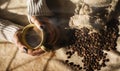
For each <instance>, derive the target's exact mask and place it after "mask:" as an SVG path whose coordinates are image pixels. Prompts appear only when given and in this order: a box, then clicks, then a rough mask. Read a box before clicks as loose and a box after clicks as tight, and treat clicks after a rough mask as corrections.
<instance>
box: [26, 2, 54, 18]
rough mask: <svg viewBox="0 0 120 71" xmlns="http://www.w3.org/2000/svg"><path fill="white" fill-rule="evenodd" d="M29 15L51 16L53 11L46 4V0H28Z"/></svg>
mask: <svg viewBox="0 0 120 71" xmlns="http://www.w3.org/2000/svg"><path fill="white" fill-rule="evenodd" d="M27 7H28V15H29V16H51V15H52V12H51V11H50V10H49V8H48V7H47V5H46V0H27Z"/></svg>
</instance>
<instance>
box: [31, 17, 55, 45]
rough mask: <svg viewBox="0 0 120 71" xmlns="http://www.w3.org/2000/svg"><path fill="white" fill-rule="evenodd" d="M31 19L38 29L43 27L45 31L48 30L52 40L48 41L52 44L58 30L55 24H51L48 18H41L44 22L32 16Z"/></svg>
mask: <svg viewBox="0 0 120 71" xmlns="http://www.w3.org/2000/svg"><path fill="white" fill-rule="evenodd" d="M29 18H30V21H31V22H32V23H33V24H35V25H36V26H37V28H38V29H40V28H41V27H43V28H44V29H46V30H47V31H48V32H49V38H50V39H48V40H50V41H49V42H50V43H52V42H53V41H54V38H55V36H56V33H57V29H56V28H55V27H54V25H53V24H51V23H50V22H49V19H48V18H47V17H41V18H42V20H40V19H39V18H38V17H36V16H31V17H29Z"/></svg>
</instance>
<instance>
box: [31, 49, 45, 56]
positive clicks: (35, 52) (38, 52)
mask: <svg viewBox="0 0 120 71" xmlns="http://www.w3.org/2000/svg"><path fill="white" fill-rule="evenodd" d="M44 52H45V51H43V50H42V49H38V50H34V51H33V52H32V55H33V56H35V55H37V56H38V55H41V54H43V53H44Z"/></svg>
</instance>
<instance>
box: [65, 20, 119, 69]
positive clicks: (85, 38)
mask: <svg viewBox="0 0 120 71" xmlns="http://www.w3.org/2000/svg"><path fill="white" fill-rule="evenodd" d="M106 26H107V28H106V29H104V30H101V31H99V32H93V33H90V30H89V29H88V28H86V27H83V28H81V29H74V30H75V32H74V37H73V40H74V39H75V42H74V44H71V45H68V46H66V48H67V49H68V51H67V52H66V55H67V56H68V57H67V60H65V63H66V64H68V65H70V66H71V68H73V69H75V71H79V70H81V69H84V70H85V71H94V70H101V68H102V67H105V66H106V62H109V59H108V58H106V56H107V53H105V52H104V50H106V51H110V50H116V41H117V38H118V31H119V29H118V21H117V20H111V21H110V22H108V23H107V24H106ZM75 52H76V53H77V55H78V56H80V57H83V59H82V62H83V66H81V65H77V64H75V63H74V62H70V61H69V59H70V58H71V56H72V55H73V54H74V53H75Z"/></svg>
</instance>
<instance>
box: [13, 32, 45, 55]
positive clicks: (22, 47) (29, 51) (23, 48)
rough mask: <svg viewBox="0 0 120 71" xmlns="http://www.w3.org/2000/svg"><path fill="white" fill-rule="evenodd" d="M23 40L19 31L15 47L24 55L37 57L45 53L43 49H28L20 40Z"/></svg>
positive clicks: (15, 37) (15, 38)
mask: <svg viewBox="0 0 120 71" xmlns="http://www.w3.org/2000/svg"><path fill="white" fill-rule="evenodd" d="M20 38H21V31H17V32H16V33H15V35H14V38H13V40H14V43H15V45H16V46H17V47H18V48H19V49H20V50H21V51H22V52H24V53H27V54H30V55H32V56H36V55H40V54H42V53H44V52H45V51H43V50H42V49H41V48H39V49H36V50H33V49H28V48H27V47H26V46H25V45H24V44H23V43H22V42H21V40H20Z"/></svg>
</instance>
